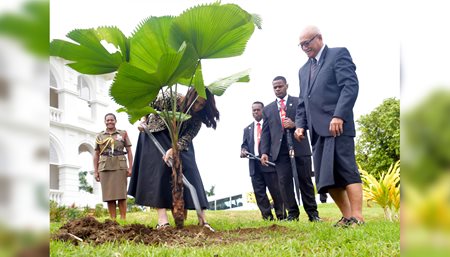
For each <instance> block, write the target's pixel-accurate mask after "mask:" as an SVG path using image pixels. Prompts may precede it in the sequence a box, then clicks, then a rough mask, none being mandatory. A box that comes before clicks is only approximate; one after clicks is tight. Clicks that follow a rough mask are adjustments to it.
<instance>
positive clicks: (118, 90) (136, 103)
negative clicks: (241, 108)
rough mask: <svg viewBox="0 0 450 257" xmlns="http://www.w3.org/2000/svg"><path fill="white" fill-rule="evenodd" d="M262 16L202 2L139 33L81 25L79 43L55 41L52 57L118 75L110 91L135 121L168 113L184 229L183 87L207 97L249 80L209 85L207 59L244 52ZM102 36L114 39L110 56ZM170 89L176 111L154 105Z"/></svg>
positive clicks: (147, 23)
mask: <svg viewBox="0 0 450 257" xmlns="http://www.w3.org/2000/svg"><path fill="white" fill-rule="evenodd" d="M260 24H261V18H260V17H259V16H257V15H252V14H249V13H247V12H246V11H244V10H243V9H241V8H240V7H239V6H238V5H235V4H223V5H222V4H220V2H216V3H212V4H206V5H199V6H195V7H192V8H189V9H187V10H185V11H184V12H183V13H182V14H180V15H179V16H161V17H149V18H147V19H145V20H144V21H142V22H141V23H140V24H139V25H138V26H137V28H136V29H135V31H134V33H133V34H132V36H131V37H126V36H125V35H124V34H123V33H122V32H121V31H120V30H119V29H118V28H117V27H99V28H97V29H75V30H73V31H71V32H70V33H69V34H68V35H67V37H68V38H70V39H72V40H74V41H75V42H76V43H78V44H76V43H70V42H67V41H64V40H53V41H52V42H51V44H50V54H51V55H52V56H59V57H62V58H64V59H67V60H69V61H72V62H71V63H70V64H68V65H69V66H70V67H71V68H73V69H75V70H77V71H78V72H80V73H84V74H106V73H111V72H115V78H114V83H113V85H112V86H111V89H110V95H111V97H112V98H113V100H114V101H115V102H116V103H118V104H119V105H121V106H122V108H120V109H119V110H118V111H122V112H126V113H127V114H128V116H129V121H130V123H132V124H133V123H134V122H136V121H137V120H138V119H139V118H141V117H142V116H144V115H146V114H148V113H156V114H158V115H160V116H161V117H162V118H163V120H164V122H165V123H166V126H167V128H168V130H169V134H170V137H171V140H172V149H173V157H174V158H173V165H172V179H173V181H174V183H173V188H172V194H173V215H174V219H175V223H176V225H177V227H182V226H183V221H184V219H183V209H184V201H183V183H182V177H181V175H182V173H181V167H182V163H181V160H180V158H179V150H178V145H177V142H178V132H179V130H180V128H181V125H182V123H183V121H185V120H187V119H189V118H190V116H189V115H188V114H186V113H188V112H189V109H188V110H187V112H186V113H180V112H177V111H176V103H175V101H176V97H173V96H175V95H176V94H177V91H178V86H187V87H194V88H195V90H196V91H197V93H198V95H199V96H201V97H203V98H206V91H205V88H208V90H210V91H211V93H213V94H214V95H217V96H220V95H222V94H223V93H224V92H225V90H226V89H227V88H228V87H229V86H230V85H231V84H233V83H235V82H248V81H249V71H248V70H246V71H243V72H239V73H236V74H233V75H231V76H228V77H226V78H224V79H220V80H217V81H215V82H214V83H212V84H210V85H205V84H204V81H203V71H202V60H204V59H210V58H226V57H233V56H239V55H241V54H242V53H243V52H244V50H245V46H246V44H247V42H248V40H249V39H250V37H251V35H252V34H253V32H254V29H255V26H257V27H258V28H261V26H260ZM102 40H104V41H106V42H108V43H110V44H113V45H114V46H115V47H116V51H115V52H113V53H110V52H109V51H107V50H106V49H105V47H104V46H103V44H102ZM162 92H168V93H169V94H170V96H171V99H173V101H174V103H173V104H172V107H173V108H172V109H170V110H169V109H164V110H161V111H157V110H155V109H153V108H152V107H151V106H150V105H149V104H150V103H151V102H153V100H155V99H156V97H157V96H158V94H159V93H162Z"/></svg>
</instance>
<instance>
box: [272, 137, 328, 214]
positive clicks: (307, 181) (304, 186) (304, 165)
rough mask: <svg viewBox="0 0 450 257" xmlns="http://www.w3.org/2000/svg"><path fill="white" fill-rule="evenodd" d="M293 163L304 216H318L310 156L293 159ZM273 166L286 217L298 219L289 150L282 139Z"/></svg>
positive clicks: (298, 212)
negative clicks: (286, 212)
mask: <svg viewBox="0 0 450 257" xmlns="http://www.w3.org/2000/svg"><path fill="white" fill-rule="evenodd" d="M295 163H296V167H297V174H298V180H299V187H300V194H301V200H302V203H303V208H304V209H305V211H306V214H308V217H315V216H319V213H318V211H317V203H316V199H315V196H314V185H313V183H312V180H311V173H312V170H311V168H312V167H311V156H300V157H295ZM275 164H276V170H277V174H278V182H279V184H280V191H281V197H282V198H283V202H284V204H285V205H286V209H287V210H288V215H289V216H291V217H298V216H299V215H300V211H299V208H298V205H297V201H296V200H295V192H294V182H293V174H292V167H291V160H290V158H289V150H288V147H287V144H286V142H285V139H283V142H282V144H281V147H280V153H279V154H278V158H277V160H276V162H275Z"/></svg>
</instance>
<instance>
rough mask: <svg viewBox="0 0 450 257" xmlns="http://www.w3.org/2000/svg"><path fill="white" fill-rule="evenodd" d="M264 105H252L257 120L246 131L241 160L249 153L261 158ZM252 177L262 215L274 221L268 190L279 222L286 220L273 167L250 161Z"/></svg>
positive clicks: (255, 103) (260, 103)
mask: <svg viewBox="0 0 450 257" xmlns="http://www.w3.org/2000/svg"><path fill="white" fill-rule="evenodd" d="M263 108H264V104H263V103H262V102H258V101H257V102H254V103H253V104H252V115H253V118H254V119H255V120H254V121H253V122H252V123H250V125H248V126H247V127H245V129H244V137H243V142H242V145H241V158H244V157H246V156H247V154H246V152H249V153H251V154H253V155H255V156H258V157H260V156H261V155H260V151H259V149H260V145H261V133H262V125H263V123H264V120H263V119H262V110H263ZM248 165H249V170H250V177H251V180H252V186H253V192H254V193H255V199H256V204H257V205H258V208H259V210H260V211H261V215H262V217H263V219H265V220H273V219H274V218H273V215H272V206H271V205H270V202H269V198H268V197H267V193H266V191H267V188H268V189H269V192H270V195H271V196H272V200H273V207H274V209H275V214H276V216H277V219H278V220H283V219H285V218H286V211H285V210H284V205H283V200H282V198H281V195H280V188H279V186H278V176H277V173H276V171H275V168H274V167H272V166H268V167H266V166H263V165H262V164H261V163H260V162H259V161H258V160H252V159H250V160H249V162H248Z"/></svg>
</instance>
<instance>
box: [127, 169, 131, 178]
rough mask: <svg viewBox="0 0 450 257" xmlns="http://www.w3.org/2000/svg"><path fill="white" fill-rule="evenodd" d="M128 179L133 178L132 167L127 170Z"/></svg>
mask: <svg viewBox="0 0 450 257" xmlns="http://www.w3.org/2000/svg"><path fill="white" fill-rule="evenodd" d="M127 177H131V167H129V168H128V170H127Z"/></svg>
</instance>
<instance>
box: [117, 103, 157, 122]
mask: <svg viewBox="0 0 450 257" xmlns="http://www.w3.org/2000/svg"><path fill="white" fill-rule="evenodd" d="M117 112H125V113H127V114H128V121H129V122H130V123H131V124H134V123H135V122H136V121H138V120H139V119H140V118H141V117H143V116H145V115H147V114H149V113H157V112H156V110H155V109H153V108H152V107H150V106H145V107H142V108H138V109H131V110H130V109H127V108H124V107H122V108H119V109H117Z"/></svg>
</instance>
